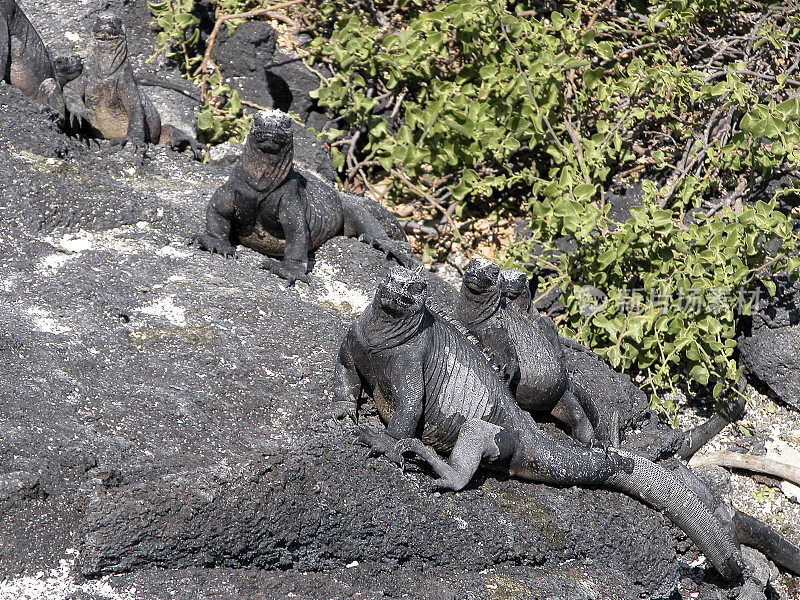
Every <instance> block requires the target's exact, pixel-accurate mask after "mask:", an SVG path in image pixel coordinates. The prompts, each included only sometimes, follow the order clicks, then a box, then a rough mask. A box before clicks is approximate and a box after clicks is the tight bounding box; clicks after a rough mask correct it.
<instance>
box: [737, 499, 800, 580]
mask: <svg viewBox="0 0 800 600" xmlns="http://www.w3.org/2000/svg"><path fill="white" fill-rule="evenodd" d="M733 528H734V530H735V531H736V536H737V537H738V538H739V541H740V542H741V543H743V544H746V545H748V546H752V547H753V548H755V549H756V550H758V551H759V552H761V553H762V554H764V555H766V556H767V558H769V559H770V560H772V561H773V562H775V563H777V564H778V565H780V566H782V567H783V568H784V569H786V570H787V571H791V572H792V573H794V574H795V575H800V548H798V547H797V546H795V545H794V544H792V543H791V542H790V541H788V540H787V539H786V538H784V537H783V536H782V535H780V534H778V533H777V532H775V531H773V530H772V528H771V527H770V526H769V525H767V524H766V523H762V522H761V521H759V520H758V519H756V518H755V517H751V516H750V515H748V514H745V513H743V512H742V511H740V510H734V512H733Z"/></svg>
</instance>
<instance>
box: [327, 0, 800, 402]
mask: <svg viewBox="0 0 800 600" xmlns="http://www.w3.org/2000/svg"><path fill="white" fill-rule="evenodd" d="M536 4H537V5H539V4H541V3H536ZM564 5H565V7H564V8H562V9H559V10H547V9H538V8H528V7H526V6H525V5H523V4H513V3H508V4H506V3H501V2H497V1H496V0H449V1H447V2H442V3H439V4H436V5H435V6H431V7H427V6H423V5H422V4H421V2H420V3H416V4H415V3H412V2H407V1H406V2H403V1H400V2H395V3H393V4H392V5H391V6H390V5H388V4H387V5H386V6H383V5H379V4H375V3H374V2H370V3H365V4H364V5H361V4H357V5H356V7H355V8H353V7H352V6H347V7H345V6H343V5H342V4H337V5H336V7H337V9H338V10H331V9H328V10H326V11H321V17H320V22H321V23H324V24H327V25H328V26H330V32H329V34H328V33H326V35H324V36H322V35H321V36H319V37H318V38H317V39H316V40H315V41H314V43H313V49H314V52H315V54H316V57H317V60H318V61H322V62H324V63H326V64H327V65H328V66H329V67H330V70H331V72H332V73H333V75H332V76H331V77H329V78H327V79H326V80H325V81H324V82H323V85H322V86H321V87H320V89H319V90H318V91H317V98H318V99H319V102H320V103H321V104H322V105H323V106H327V107H329V108H330V109H332V110H334V111H335V112H336V113H337V114H338V115H340V118H341V120H342V124H343V126H342V127H341V131H334V132H329V138H330V139H331V140H332V142H333V144H332V145H333V155H334V160H335V162H336V164H337V166H338V167H339V168H340V169H341V170H342V173H343V175H344V177H345V178H346V179H348V180H353V179H356V178H359V179H362V180H363V181H364V182H365V183H366V184H368V185H372V186H374V185H375V184H377V183H379V182H382V183H383V184H384V185H386V186H388V187H387V188H386V193H387V195H388V197H389V199H390V200H392V201H394V202H398V203H400V202H403V201H404V200H405V199H406V198H407V197H408V196H409V195H411V196H416V197H419V198H423V199H424V200H425V201H426V202H428V203H430V204H431V205H433V206H436V207H437V208H438V209H440V210H442V211H443V212H445V211H446V210H447V208H450V209H451V210H450V211H448V212H449V213H454V217H455V218H456V219H458V218H460V217H463V216H464V215H465V214H472V215H474V214H478V215H482V216H486V215H490V214H491V213H493V212H496V211H498V210H502V211H507V212H511V213H512V214H518V215H525V216H528V217H529V218H530V221H531V231H532V236H531V238H530V239H529V240H525V241H521V242H518V243H515V244H514V245H513V246H512V247H511V248H508V249H507V259H508V261H509V262H514V263H517V264H521V265H524V266H527V267H529V268H534V269H537V270H542V271H543V272H544V273H546V274H548V277H549V278H550V279H549V281H548V282H547V285H549V286H550V287H552V286H554V285H560V286H561V287H562V288H563V289H564V295H563V297H562V301H563V302H564V303H565V306H566V309H567V311H566V317H567V322H566V323H565V326H566V327H567V329H568V331H569V332H571V333H572V334H574V335H576V336H577V337H578V338H579V339H581V340H583V341H586V342H587V343H588V344H589V345H590V346H591V347H592V348H593V349H594V350H596V351H597V352H599V353H601V354H603V355H605V356H606V357H607V358H608V360H609V361H610V362H611V363H612V364H613V365H614V366H617V367H621V368H636V369H639V370H641V371H642V372H643V373H645V374H646V375H647V376H648V380H649V383H650V385H651V386H652V389H653V390H654V392H657V391H659V390H662V389H663V388H669V387H672V386H673V385H674V383H675V382H676V381H677V380H678V378H679V376H681V375H684V376H686V377H688V379H689V380H693V381H694V382H696V383H698V384H702V385H706V384H712V385H713V393H714V395H715V396H717V395H719V394H720V393H722V392H723V391H725V390H726V389H728V388H729V387H730V384H731V383H733V382H734V381H735V380H736V379H737V376H738V369H737V365H736V362H735V358H734V348H735V345H736V343H735V335H736V322H737V318H736V317H737V313H738V312H739V311H744V312H745V313H746V312H747V311H748V310H749V300H748V301H746V302H745V301H743V300H742V298H745V297H746V298H752V293H753V292H755V291H756V290H760V289H761V287H760V286H761V285H763V286H765V289H766V290H770V289H774V284H773V283H772V280H771V274H772V273H773V272H776V271H782V270H789V271H790V272H792V273H796V272H797V270H798V267H800V261H799V260H798V259H797V257H796V243H795V235H794V228H795V222H794V220H793V218H792V215H791V214H789V213H787V212H782V210H780V208H781V207H779V205H778V204H777V203H776V201H775V200H774V199H771V198H764V200H765V201H758V202H757V201H756V198H757V193H758V190H759V189H761V188H762V187H763V185H764V184H765V182H768V181H771V180H774V179H776V178H777V177H778V176H780V175H781V174H784V173H792V172H794V171H795V170H796V168H797V165H798V152H800V150H798V141H800V129H798V125H797V118H798V116H800V103H798V100H797V98H794V97H792V94H790V92H789V90H792V91H793V92H794V91H796V88H797V87H798V86H800V81H797V80H795V79H794V78H793V75H794V73H795V72H796V71H797V69H798V65H800V52H798V48H799V47H800V46H799V45H798V43H799V42H800V40H798V38H799V37H800V16H798V15H797V14H796V11H795V10H794V9H793V8H792V6H791V3H788V2H786V3H779V2H771V3H769V2H768V3H763V2H750V1H748V0H740V1H733V0H661V1H656V0H652V1H651V2H644V1H639V2H633V3H628V2H613V1H606V2H602V3H596V2H572V3H564ZM636 179H639V180H640V181H641V185H642V189H643V192H644V194H643V196H644V197H643V200H642V205H641V206H639V207H637V208H634V209H633V210H632V211H631V218H630V219H628V220H627V221H626V222H624V223H621V224H620V223H615V222H614V221H612V220H611V219H610V217H609V209H610V207H609V203H608V202H607V198H606V190H607V189H608V188H609V187H611V186H612V184H614V183H623V182H626V181H627V182H631V181H633V180H636ZM453 209H454V210H453ZM564 236H566V237H568V238H571V239H573V240H574V241H576V242H577V244H576V249H575V250H573V251H571V252H568V253H561V252H558V251H557V250H556V241H557V240H559V239H560V238H562V237H564ZM767 248H770V251H767ZM587 289H590V290H596V294H599V295H601V296H602V297H603V298H604V300H603V302H597V303H595V305H593V308H592V310H590V311H587V310H586V306H585V305H586V294H585V292H586V290H587ZM687 297H691V298H692V305H691V306H690V307H687V305H686V300H685V299H686V298H687ZM623 300H625V301H624V302H623ZM654 398H655V393H654Z"/></svg>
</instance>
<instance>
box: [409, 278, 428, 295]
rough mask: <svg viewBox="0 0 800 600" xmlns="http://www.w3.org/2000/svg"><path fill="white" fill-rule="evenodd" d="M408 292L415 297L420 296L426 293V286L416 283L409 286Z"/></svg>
mask: <svg viewBox="0 0 800 600" xmlns="http://www.w3.org/2000/svg"><path fill="white" fill-rule="evenodd" d="M408 291H409V292H410V293H411V294H412V295H414V296H419V295H420V294H421V293H422V292H424V291H425V284H424V283H420V282H417V281H415V282H414V283H411V284H409V286H408Z"/></svg>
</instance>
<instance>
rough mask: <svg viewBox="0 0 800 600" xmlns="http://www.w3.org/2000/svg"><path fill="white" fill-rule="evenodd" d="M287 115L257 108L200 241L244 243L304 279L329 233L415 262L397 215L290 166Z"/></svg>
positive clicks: (279, 269)
mask: <svg viewBox="0 0 800 600" xmlns="http://www.w3.org/2000/svg"><path fill="white" fill-rule="evenodd" d="M293 153H294V139H293V132H292V120H291V118H290V117H289V115H287V114H286V113H284V112H282V111H279V110H264V111H261V112H259V113H258V114H256V117H255V122H254V123H253V128H252V130H251V131H250V135H249V136H248V137H247V141H246V143H245V146H244V152H243V154H242V157H241V158H240V159H239V161H238V162H237V163H236V165H234V167H233V171H232V172H231V174H230V176H229V178H228V181H227V182H226V183H225V184H224V185H223V186H222V187H220V188H219V189H218V190H217V191H216V192H215V193H214V195H213V196H212V198H211V201H210V202H209V204H208V207H207V209H206V232H205V233H204V234H202V235H198V236H196V237H195V242H196V243H197V245H199V246H200V248H202V249H204V250H209V251H210V252H213V253H218V254H222V255H223V256H234V255H235V253H236V250H235V248H234V244H237V243H238V244H243V245H245V246H248V247H250V248H252V249H253V250H256V251H258V252H261V253H262V254H266V255H268V256H282V257H283V260H282V261H277V260H274V259H267V261H266V262H265V263H264V264H263V265H262V266H263V268H265V269H268V270H270V271H272V272H273V273H275V274H276V275H278V276H280V277H283V278H284V279H287V280H288V281H289V283H290V284H291V283H294V282H295V281H297V280H299V281H305V282H308V281H309V277H308V254H309V252H311V251H312V250H315V249H317V248H319V247H320V246H321V245H322V244H323V243H324V242H326V241H328V240H329V239H331V238H332V237H334V236H337V235H344V236H348V237H356V238H358V239H360V240H362V241H364V242H365V243H367V244H371V245H372V246H374V247H375V248H377V249H379V250H381V251H383V252H385V253H386V254H387V255H388V256H392V257H393V258H395V259H396V260H397V261H398V262H399V263H401V264H405V265H410V264H414V263H415V262H416V261H414V259H413V257H412V256H411V254H410V253H409V251H408V249H407V244H408V241H407V239H406V235H405V233H404V232H403V229H402V227H401V226H400V224H399V223H398V222H397V220H396V219H395V218H394V217H393V216H392V215H391V213H389V211H387V210H386V209H385V208H383V207H382V206H380V205H379V204H378V203H377V202H371V201H369V200H367V199H365V198H361V197H359V196H354V195H352V194H346V193H344V192H341V191H339V190H337V189H336V188H334V187H333V186H331V185H330V184H329V183H327V182H325V181H322V180H321V179H319V178H317V177H315V176H313V175H312V174H310V173H308V172H306V171H303V170H301V169H298V168H296V167H295V166H294V165H293Z"/></svg>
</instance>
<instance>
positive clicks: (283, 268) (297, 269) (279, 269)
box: [261, 258, 311, 285]
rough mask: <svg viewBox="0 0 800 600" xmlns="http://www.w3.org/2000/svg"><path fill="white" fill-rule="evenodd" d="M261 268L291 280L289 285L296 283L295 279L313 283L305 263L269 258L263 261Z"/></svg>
mask: <svg viewBox="0 0 800 600" xmlns="http://www.w3.org/2000/svg"><path fill="white" fill-rule="evenodd" d="M261 268H262V269H266V270H267V271H269V272H270V273H274V274H275V275H277V276H278V277H282V278H283V279H285V280H286V281H288V282H289V285H294V282H295V281H302V282H303V283H311V278H310V277H309V276H308V273H306V265H305V264H303V263H298V262H293V261H289V260H282V261H280V260H275V259H274V258H268V259H267V260H265V261H264V262H263V263H261Z"/></svg>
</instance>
